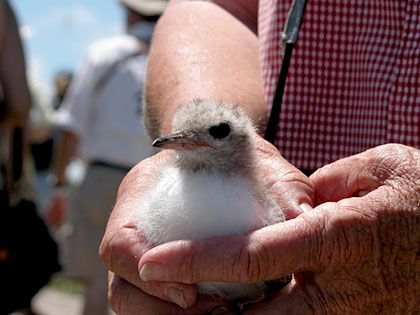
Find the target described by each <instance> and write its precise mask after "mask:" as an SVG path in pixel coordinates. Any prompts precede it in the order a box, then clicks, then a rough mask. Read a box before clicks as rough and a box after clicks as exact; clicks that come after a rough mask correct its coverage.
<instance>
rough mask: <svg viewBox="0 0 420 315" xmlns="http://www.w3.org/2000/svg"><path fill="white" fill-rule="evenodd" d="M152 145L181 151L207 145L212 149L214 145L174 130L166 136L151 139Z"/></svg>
mask: <svg viewBox="0 0 420 315" xmlns="http://www.w3.org/2000/svg"><path fill="white" fill-rule="evenodd" d="M152 146H154V147H156V148H160V149H173V150H181V151H193V150H195V149H197V148H198V147H203V146H204V147H209V148H212V149H214V146H212V145H211V144H209V143H207V142H205V141H196V140H194V139H192V137H190V136H188V135H187V134H185V133H184V132H174V133H171V134H169V135H166V136H162V137H160V138H157V139H156V140H155V141H153V143H152Z"/></svg>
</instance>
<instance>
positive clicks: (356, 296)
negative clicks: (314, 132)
mask: <svg viewBox="0 0 420 315" xmlns="http://www.w3.org/2000/svg"><path fill="white" fill-rule="evenodd" d="M311 179H312V180H313V182H314V185H315V189H316V205H317V207H316V208H315V209H314V210H313V211H308V212H305V213H301V214H300V215H298V216H297V217H295V218H294V219H291V220H288V221H286V222H283V223H279V224H276V225H272V226H269V227H265V228H262V229H260V230H257V231H254V232H251V233H249V234H248V235H245V236H230V237H219V238H211V239H206V240H202V241H198V242H195V241H185V240H183V241H175V242H171V243H167V244H163V245H160V246H157V247H156V248H153V249H151V250H150V251H148V252H147V253H145V254H144V255H143V256H142V258H141V260H140V263H139V269H141V270H142V274H144V275H145V277H144V278H145V279H148V280H150V281H160V282H163V281H177V282H181V283H185V284H191V283H196V282H199V281H232V282H244V283H252V282H257V281H264V280H269V279H276V278H280V277H283V276H286V275H288V274H292V273H294V279H293V280H292V282H291V283H289V284H288V285H287V286H286V287H285V288H283V289H282V290H280V291H277V292H276V293H274V294H273V295H272V298H270V299H268V300H265V301H263V302H260V303H256V304H254V305H249V306H248V307H247V308H245V310H244V314H262V313H264V314H287V313H289V314H344V313H356V314H377V313H381V314H391V313H416V312H418V311H419V310H420V256H419V246H420V245H419V244H420V206H419V205H420V189H419V183H420V151H419V150H416V149H413V148H409V147H405V146H402V145H385V146H380V147H378V148H374V149H371V150H368V151H366V152H364V153H361V154H359V155H356V156H353V157H349V158H346V159H343V160H340V161H337V162H335V163H333V164H331V165H328V166H326V167H324V168H322V169H320V170H319V171H318V172H316V173H315V174H314V175H313V176H312V177H311ZM220 244H223V247H221V246H220Z"/></svg>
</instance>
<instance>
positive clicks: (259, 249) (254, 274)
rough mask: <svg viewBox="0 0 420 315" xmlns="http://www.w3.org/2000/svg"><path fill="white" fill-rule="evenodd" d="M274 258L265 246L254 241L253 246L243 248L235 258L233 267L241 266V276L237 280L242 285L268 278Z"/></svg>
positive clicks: (248, 245) (237, 276)
mask: <svg viewBox="0 0 420 315" xmlns="http://www.w3.org/2000/svg"><path fill="white" fill-rule="evenodd" d="M272 260H273V258H272V257H270V254H269V252H268V251H267V250H266V248H265V246H263V245H262V244H260V243H259V242H258V241H256V240H254V241H253V242H252V243H251V244H246V245H245V246H243V247H242V248H241V250H240V252H239V254H238V255H237V257H235V262H234V264H233V266H240V268H239V274H236V277H235V278H238V280H239V281H240V282H242V283H254V282H258V281H263V280H269V279H268V278H267V276H268V272H269V269H270V265H271V264H273V263H272Z"/></svg>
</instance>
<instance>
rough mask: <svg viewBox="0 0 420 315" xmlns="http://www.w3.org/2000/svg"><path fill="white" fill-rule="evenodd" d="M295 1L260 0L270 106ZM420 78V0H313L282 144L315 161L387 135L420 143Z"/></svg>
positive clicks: (292, 73) (290, 84)
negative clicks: (292, 3) (282, 38)
mask: <svg viewBox="0 0 420 315" xmlns="http://www.w3.org/2000/svg"><path fill="white" fill-rule="evenodd" d="M291 2H292V0H260V6H259V26H258V27H259V30H258V32H259V38H260V41H261V43H260V44H261V45H260V47H261V51H260V56H261V64H262V72H263V79H264V88H265V97H266V103H267V105H268V106H269V107H270V108H271V104H272V101H273V98H274V92H275V89H276V84H277V79H278V76H279V72H280V67H281V62H282V55H281V48H280V38H281V31H282V30H283V26H284V23H285V20H286V17H287V13H288V10H289V8H290V4H291ZM419 85H420V0H346V1H344V0H333V1H331V0H309V2H308V4H307V7H306V13H305V17H304V20H303V25H302V28H301V32H300V34H299V38H298V42H297V45H296V47H295V49H294V51H293V56H292V61H291V65H290V68H289V74H288V79H287V83H286V88H285V93H284V97H283V104H282V111H281V114H280V122H279V126H278V131H277V137H276V145H277V147H278V148H279V150H280V152H281V153H282V154H283V156H284V157H285V158H286V159H287V160H289V161H290V162H291V163H293V164H294V165H296V166H297V167H300V168H307V169H316V168H319V167H320V166H322V165H324V164H327V163H330V162H332V161H334V160H337V159H339V158H342V157H345V156H349V155H352V154H355V153H358V152H361V151H364V150H366V149H368V148H371V147H374V146H377V145H380V144H383V143H389V142H398V143H403V144H407V145H410V146H414V147H417V148H420V86H419Z"/></svg>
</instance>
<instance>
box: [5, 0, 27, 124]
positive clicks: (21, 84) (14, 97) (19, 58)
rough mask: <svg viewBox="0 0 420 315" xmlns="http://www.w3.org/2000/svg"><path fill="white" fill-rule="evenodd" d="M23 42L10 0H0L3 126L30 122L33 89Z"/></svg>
mask: <svg viewBox="0 0 420 315" xmlns="http://www.w3.org/2000/svg"><path fill="white" fill-rule="evenodd" d="M25 69H26V68H25V61H24V56H23V48H22V42H21V39H20V36H19V29H18V25H17V21H16V18H15V15H14V14H13V11H12V9H11V8H10V5H9V3H8V2H7V0H1V1H0V84H1V94H0V95H1V107H0V127H13V126H16V125H20V126H21V125H22V124H24V123H25V122H26V119H27V116H28V113H29V108H30V104H31V101H30V92H29V88H28V82H27V80H26V73H25Z"/></svg>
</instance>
